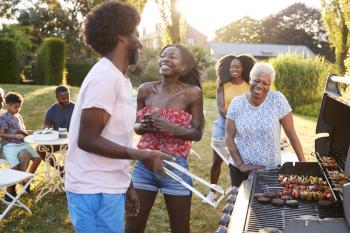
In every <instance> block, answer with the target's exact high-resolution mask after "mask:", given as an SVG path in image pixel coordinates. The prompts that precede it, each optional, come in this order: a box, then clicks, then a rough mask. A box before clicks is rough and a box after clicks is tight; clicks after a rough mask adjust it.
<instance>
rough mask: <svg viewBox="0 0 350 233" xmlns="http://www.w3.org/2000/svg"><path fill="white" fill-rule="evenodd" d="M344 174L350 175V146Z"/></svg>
mask: <svg viewBox="0 0 350 233" xmlns="http://www.w3.org/2000/svg"><path fill="white" fill-rule="evenodd" d="M344 175H345V176H346V177H349V176H350V147H349V149H348V155H347V156H346V162H345V168H344Z"/></svg>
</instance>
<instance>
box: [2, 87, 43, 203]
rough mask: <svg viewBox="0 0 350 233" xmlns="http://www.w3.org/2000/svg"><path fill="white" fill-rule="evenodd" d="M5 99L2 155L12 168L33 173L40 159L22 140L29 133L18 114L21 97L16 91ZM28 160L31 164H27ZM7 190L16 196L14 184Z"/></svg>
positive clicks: (7, 198) (8, 197) (8, 198)
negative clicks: (5, 109) (5, 110)
mask: <svg viewBox="0 0 350 233" xmlns="http://www.w3.org/2000/svg"><path fill="white" fill-rule="evenodd" d="M5 101H6V105H7V112H6V113H4V114H3V115H2V116H1V117H0V137H1V138H2V139H3V152H4V156H5V158H6V160H7V161H8V163H9V165H10V167H11V168H12V169H15V170H19V171H27V172H30V173H33V174H34V173H35V171H36V170H37V168H38V166H39V164H40V162H41V159H40V157H39V155H38V154H37V153H36V152H35V150H33V148H32V147H30V145H29V144H27V143H26V142H24V140H23V139H24V137H25V136H26V135H28V133H29V132H27V131H26V129H25V125H24V122H23V118H22V116H21V115H20V114H19V112H20V110H21V107H22V104H23V97H22V96H21V95H20V94H18V93H15V92H10V93H8V94H7V95H6V97H5ZM30 160H31V161H32V164H31V165H30V166H28V165H29V161H30ZM24 183H26V181H25V182H24ZM7 192H8V193H10V194H11V195H12V196H16V189H15V186H10V187H7ZM27 192H28V193H30V186H28V187H27ZM5 200H6V201H11V200H12V198H11V197H10V196H7V195H6V196H5Z"/></svg>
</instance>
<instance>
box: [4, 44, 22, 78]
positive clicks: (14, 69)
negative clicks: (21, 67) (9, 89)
mask: <svg viewBox="0 0 350 233" xmlns="http://www.w3.org/2000/svg"><path fill="white" fill-rule="evenodd" d="M18 82H19V72H18V63H17V52H16V43H15V41H14V40H12V39H0V83H8V84H15V83H18Z"/></svg>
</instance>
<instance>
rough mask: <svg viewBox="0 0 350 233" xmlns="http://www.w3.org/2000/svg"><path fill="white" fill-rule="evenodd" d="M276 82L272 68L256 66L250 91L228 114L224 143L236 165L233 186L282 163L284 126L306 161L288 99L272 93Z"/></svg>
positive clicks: (258, 64) (232, 178)
mask: <svg viewBox="0 0 350 233" xmlns="http://www.w3.org/2000/svg"><path fill="white" fill-rule="evenodd" d="M274 79H275V70H274V68H273V67H272V65H270V64H267V63H256V64H255V65H254V67H253V69H252V70H251V72H250V81H249V92H247V93H245V94H244V95H241V96H239V97H236V98H235V99H234V100H233V101H232V102H231V104H230V107H229V109H228V111H227V115H226V128H225V140H226V145H227V147H228V149H229V151H230V154H231V158H230V159H231V162H233V161H234V164H235V166H234V165H232V164H233V163H232V164H230V175H231V182H232V186H237V187H238V186H239V185H240V184H241V183H242V181H243V180H245V179H247V178H248V173H249V172H250V171H254V170H258V169H261V168H263V167H265V168H267V169H271V168H276V167H277V165H279V164H280V163H281V158H280V141H281V135H280V132H281V125H282V127H283V129H284V132H285V133H286V135H287V137H288V139H289V140H290V143H291V145H292V147H293V149H294V151H295V153H296V154H297V157H298V159H299V161H304V160H305V158H304V153H303V150H302V147H301V144H300V141H299V138H298V136H297V134H296V132H295V129H294V124H293V116H292V109H291V107H290V105H289V103H288V101H287V99H286V97H285V96H284V95H283V94H282V93H281V92H279V91H270V87H271V84H272V83H273V81H274Z"/></svg>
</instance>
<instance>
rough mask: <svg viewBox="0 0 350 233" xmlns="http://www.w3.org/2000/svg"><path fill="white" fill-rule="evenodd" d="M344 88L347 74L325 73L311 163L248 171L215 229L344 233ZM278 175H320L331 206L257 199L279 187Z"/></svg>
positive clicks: (349, 156) (347, 113)
mask: <svg viewBox="0 0 350 233" xmlns="http://www.w3.org/2000/svg"><path fill="white" fill-rule="evenodd" d="M349 86H350V79H349V78H344V77H337V76H335V75H330V76H329V77H328V79H327V83H326V87H325V90H324V95H323V99H322V104H321V109H320V114H319V117H318V121H317V127H316V137H317V139H316V140H315V152H314V153H313V155H314V156H315V158H316V161H317V162H296V163H293V162H287V163H284V164H283V165H282V167H281V168H280V169H274V170H267V171H263V172H255V173H253V174H251V175H250V176H249V178H248V179H247V180H246V181H244V182H243V183H242V185H241V186H240V187H239V191H238V195H237V199H236V202H235V203H234V208H233V212H232V214H231V216H230V218H228V217H227V213H225V214H224V215H223V217H222V218H221V220H220V226H219V228H218V229H217V231H216V232H218V233H225V232H226V233H238V232H239V233H242V232H244V233H253V232H259V231H260V232H283V233H306V232H307V233H309V232H310V233H314V232H315V233H316V232H317V233H329V232H334V233H345V232H347V233H349V232H350V183H346V182H345V184H343V183H340V182H339V179H338V178H339V177H342V178H343V179H345V180H347V178H348V177H349V175H350V87H349ZM326 159H332V160H333V161H336V163H335V165H334V166H332V167H330V166H328V164H327V163H326V162H325V161H326ZM280 174H283V175H300V176H301V175H303V176H306V175H308V176H317V177H321V178H322V179H323V180H324V181H325V183H326V185H327V186H328V187H330V188H331V192H332V195H333V202H332V205H331V206H327V207H322V206H320V205H318V204H317V202H312V201H299V205H298V206H297V207H294V208H293V207H288V206H273V205H271V204H264V203H259V202H257V200H256V198H254V194H255V193H262V192H266V190H268V189H273V188H277V189H278V188H279V187H280V181H279V179H278V178H279V175H280ZM349 181H350V180H349ZM268 228H269V230H271V231H269V230H268ZM265 230H266V231H265Z"/></svg>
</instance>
